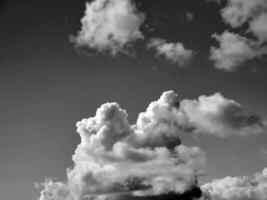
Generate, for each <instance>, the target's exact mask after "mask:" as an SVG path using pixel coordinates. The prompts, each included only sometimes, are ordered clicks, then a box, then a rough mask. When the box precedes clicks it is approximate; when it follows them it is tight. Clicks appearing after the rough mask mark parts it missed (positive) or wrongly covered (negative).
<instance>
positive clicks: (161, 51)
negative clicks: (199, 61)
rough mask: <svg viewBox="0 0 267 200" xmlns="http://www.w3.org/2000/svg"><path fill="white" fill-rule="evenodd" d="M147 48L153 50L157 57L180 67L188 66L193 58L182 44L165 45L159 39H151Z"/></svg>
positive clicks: (191, 52) (190, 51) (165, 43)
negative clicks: (161, 57) (162, 57)
mask: <svg viewBox="0 0 267 200" xmlns="http://www.w3.org/2000/svg"><path fill="white" fill-rule="evenodd" d="M147 47H148V48H155V49H156V51H157V56H164V57H165V58H166V60H167V61H169V62H170V63H172V64H177V65H179V66H181V67H183V66H185V65H186V64H188V63H189V62H190V61H191V60H192V57H193V51H192V50H188V49H186V48H185V47H184V45H183V44H182V43H179V42H177V43H167V42H166V41H165V40H163V39H160V38H153V39H151V40H150V41H149V43H148V44H147Z"/></svg>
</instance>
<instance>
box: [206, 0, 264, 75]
mask: <svg viewBox="0 0 267 200" xmlns="http://www.w3.org/2000/svg"><path fill="white" fill-rule="evenodd" d="M214 1H216V2H218V3H221V2H224V1H223V0H214ZM225 2H226V6H225V7H224V8H222V9H221V16H222V18H223V20H224V22H225V23H226V24H228V25H230V26H231V27H232V28H239V27H241V26H245V25H246V24H248V25H247V26H248V27H247V30H246V34H248V33H252V35H253V36H254V37H255V39H253V38H251V37H245V36H241V35H238V34H236V33H230V32H228V31H225V32H223V33H222V34H221V35H218V34H213V35H212V37H213V38H215V39H216V40H217V41H218V42H219V44H220V45H219V47H211V56H210V58H211V59H212V60H213V61H215V67H216V68H218V69H222V70H225V71H233V70H234V69H236V68H237V67H240V66H242V64H244V63H245V62H246V61H248V60H251V59H254V58H259V57H262V56H263V55H266V54H267V49H266V47H265V46H264V45H265V42H266V41H267V1H266V0H253V1H251V0H225Z"/></svg>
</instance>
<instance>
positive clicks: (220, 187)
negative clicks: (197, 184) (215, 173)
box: [202, 168, 267, 200]
mask: <svg viewBox="0 0 267 200" xmlns="http://www.w3.org/2000/svg"><path fill="white" fill-rule="evenodd" d="M202 189H203V190H204V191H205V192H206V193H207V194H208V196H210V197H211V198H212V200H266V199H267V168H265V169H263V171H262V172H260V173H256V174H254V175H252V176H241V177H230V176H228V177H225V178H223V179H216V180H213V181H212V182H210V183H206V184H204V185H203V186H202Z"/></svg>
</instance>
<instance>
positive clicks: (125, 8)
mask: <svg viewBox="0 0 267 200" xmlns="http://www.w3.org/2000/svg"><path fill="white" fill-rule="evenodd" d="M144 19H145V17H144V14H142V13H140V12H138V11H137V9H136V7H135V5H134V4H133V3H132V2H131V0H94V1H92V2H90V3H86V10H85V14H84V16H83V18H82V19H81V23H82V27H81V30H80V31H79V32H78V34H77V36H71V37H70V39H71V41H72V42H74V43H75V44H76V45H77V46H78V47H80V46H85V47H89V48H91V49H96V50H98V51H100V52H110V53H111V54H112V55H115V54H117V53H118V52H127V47H128V46H129V45H130V44H131V43H132V42H133V41H135V40H137V39H143V37H144V36H143V34H142V33H141V32H140V26H141V25H142V23H143V22H144Z"/></svg>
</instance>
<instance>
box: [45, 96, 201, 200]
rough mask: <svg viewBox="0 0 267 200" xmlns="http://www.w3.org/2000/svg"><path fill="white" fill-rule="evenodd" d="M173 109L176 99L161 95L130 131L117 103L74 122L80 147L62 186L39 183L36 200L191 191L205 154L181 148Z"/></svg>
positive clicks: (107, 104)
mask: <svg viewBox="0 0 267 200" xmlns="http://www.w3.org/2000/svg"><path fill="white" fill-rule="evenodd" d="M178 106H179V102H178V98H177V95H176V94H175V93H174V92H166V93H164V94H163V95H162V96H161V97H160V99H159V100H157V101H155V102H152V103H151V104H150V105H149V106H148V108H147V110H146V111H145V112H143V113H140V115H139V117H138V119H137V123H136V124H134V125H130V124H129V122H128V120H127V116H128V114H127V112H126V111H125V110H123V109H121V108H120V106H119V105H118V104H117V103H106V104H103V105H102V106H101V107H100V108H99V109H98V110H97V112H96V115H95V116H94V117H90V118H85V119H83V120H81V121H79V122H77V132H78V133H79V135H80V137H81V143H80V144H79V145H78V146H77V148H76V150H75V153H74V155H73V161H74V167H73V168H72V169H68V171H67V181H66V182H57V181H51V180H48V181H46V182H45V183H43V190H42V192H41V197H40V200H52V199H53V200H61V199H62V200H63V199H65V200H82V199H83V200H84V199H118V198H120V197H121V196H125V195H126V196H128V197H130V198H141V199H143V198H144V197H152V196H161V195H167V194H169V193H173V194H175V195H183V194H184V193H185V192H188V191H192V190H194V188H197V187H198V186H197V176H198V175H199V174H200V173H202V170H203V166H204V164H205V153H204V152H203V151H202V150H201V149H200V148H199V147H194V146H193V147H189V146H186V145H184V144H181V140H180V137H179V132H180V131H181V130H180V127H179V126H177V125H176V124H174V123H173V122H172V121H173V120H174V119H171V117H173V115H172V113H174V112H176V110H177V109H178ZM190 194H191V193H190ZM192 195H193V193H192ZM192 198H193V196H192ZM192 198H190V199H192Z"/></svg>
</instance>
